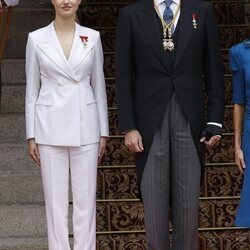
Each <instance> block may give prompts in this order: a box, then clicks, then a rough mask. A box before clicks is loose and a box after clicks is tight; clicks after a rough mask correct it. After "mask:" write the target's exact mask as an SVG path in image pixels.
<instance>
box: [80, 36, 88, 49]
mask: <svg viewBox="0 0 250 250" xmlns="http://www.w3.org/2000/svg"><path fill="white" fill-rule="evenodd" d="M80 38H81V40H82V44H83V47H84V49H87V47H88V40H89V37H88V36H80Z"/></svg>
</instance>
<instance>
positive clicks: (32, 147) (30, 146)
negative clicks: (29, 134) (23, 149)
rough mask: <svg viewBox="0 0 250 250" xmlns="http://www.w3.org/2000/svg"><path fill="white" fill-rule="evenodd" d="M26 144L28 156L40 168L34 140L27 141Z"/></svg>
mask: <svg viewBox="0 0 250 250" xmlns="http://www.w3.org/2000/svg"><path fill="white" fill-rule="evenodd" d="M27 142H28V152H29V155H30V156H31V158H32V159H33V160H34V161H35V163H36V164H38V165H39V166H40V155H39V150H38V146H37V144H36V141H35V139H34V138H31V139H28V141H27Z"/></svg>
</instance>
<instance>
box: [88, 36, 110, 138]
mask: <svg viewBox="0 0 250 250" xmlns="http://www.w3.org/2000/svg"><path fill="white" fill-rule="evenodd" d="M94 50H95V53H94V59H93V64H92V73H91V86H92V88H93V91H94V95H95V98H96V101H97V108H98V113H99V121H100V129H101V136H109V126H108V114H107V97H106V86H105V78H104V73H103V61H104V60H103V50H102V44H101V39H100V33H99V32H98V38H97V41H96V43H95V45H94Z"/></svg>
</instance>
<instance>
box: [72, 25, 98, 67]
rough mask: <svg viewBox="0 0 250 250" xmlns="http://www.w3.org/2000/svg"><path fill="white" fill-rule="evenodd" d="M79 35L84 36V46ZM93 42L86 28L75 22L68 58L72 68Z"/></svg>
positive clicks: (89, 49) (90, 47)
mask: <svg viewBox="0 0 250 250" xmlns="http://www.w3.org/2000/svg"><path fill="white" fill-rule="evenodd" d="M80 36H85V37H86V39H87V41H86V46H84V45H83V41H82V39H81V38H80ZM93 44H94V43H93V41H92V37H91V35H90V32H89V31H88V29H86V28H84V27H81V26H80V25H78V24H76V31H75V38H74V43H73V46H72V49H71V53H70V57H69V60H68V61H69V64H70V66H71V68H72V70H74V69H75V68H76V67H77V66H78V65H79V64H80V63H81V62H82V61H83V60H84V59H85V58H86V57H87V55H88V54H89V52H90V51H91V49H92V48H93Z"/></svg>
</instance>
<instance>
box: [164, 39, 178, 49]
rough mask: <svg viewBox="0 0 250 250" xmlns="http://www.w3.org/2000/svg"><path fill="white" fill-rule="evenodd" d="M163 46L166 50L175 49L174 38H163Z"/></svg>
mask: <svg viewBox="0 0 250 250" xmlns="http://www.w3.org/2000/svg"><path fill="white" fill-rule="evenodd" d="M163 48H164V50H169V51H172V50H174V48H175V47H174V40H173V39H171V38H168V39H167V38H163Z"/></svg>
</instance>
